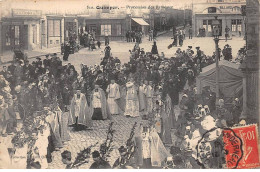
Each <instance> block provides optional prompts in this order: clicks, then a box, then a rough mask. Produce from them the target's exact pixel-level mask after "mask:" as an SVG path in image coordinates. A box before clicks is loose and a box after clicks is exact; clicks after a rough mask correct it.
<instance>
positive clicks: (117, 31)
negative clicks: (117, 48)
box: [116, 24, 122, 36]
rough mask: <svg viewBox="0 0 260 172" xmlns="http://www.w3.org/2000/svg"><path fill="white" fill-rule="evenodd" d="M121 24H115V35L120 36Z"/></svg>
mask: <svg viewBox="0 0 260 172" xmlns="http://www.w3.org/2000/svg"><path fill="white" fill-rule="evenodd" d="M121 28H122V27H121V24H117V25H116V35H117V36H120V35H121V34H122V33H121Z"/></svg>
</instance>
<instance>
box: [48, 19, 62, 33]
mask: <svg viewBox="0 0 260 172" xmlns="http://www.w3.org/2000/svg"><path fill="white" fill-rule="evenodd" d="M60 35H61V34H60V20H48V36H53V37H60Z"/></svg>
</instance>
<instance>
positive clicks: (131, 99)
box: [124, 78, 139, 117]
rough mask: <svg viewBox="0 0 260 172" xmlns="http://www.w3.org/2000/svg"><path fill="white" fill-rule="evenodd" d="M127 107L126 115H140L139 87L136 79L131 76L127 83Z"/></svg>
mask: <svg viewBox="0 0 260 172" xmlns="http://www.w3.org/2000/svg"><path fill="white" fill-rule="evenodd" d="M126 88H127V93H126V108H125V114H124V115H125V116H127V117H138V116H139V101H138V97H137V87H136V86H135V83H134V79H133V78H130V79H129V82H127V83H126Z"/></svg>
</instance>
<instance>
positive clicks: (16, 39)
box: [14, 26, 20, 45]
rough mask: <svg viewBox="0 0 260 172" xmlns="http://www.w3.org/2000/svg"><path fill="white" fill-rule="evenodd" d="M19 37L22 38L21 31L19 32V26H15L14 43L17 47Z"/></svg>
mask: <svg viewBox="0 0 260 172" xmlns="http://www.w3.org/2000/svg"><path fill="white" fill-rule="evenodd" d="M19 36H20V30H19V26H15V27H14V40H15V41H14V42H15V45H19V43H20V41H19Z"/></svg>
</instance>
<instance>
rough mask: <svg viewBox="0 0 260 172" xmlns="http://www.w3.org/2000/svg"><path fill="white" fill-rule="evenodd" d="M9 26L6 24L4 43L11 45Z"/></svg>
mask: <svg viewBox="0 0 260 172" xmlns="http://www.w3.org/2000/svg"><path fill="white" fill-rule="evenodd" d="M10 29H11V28H10V26H8V29H7V32H6V34H5V45H6V46H10V45H11V34H10Z"/></svg>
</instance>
